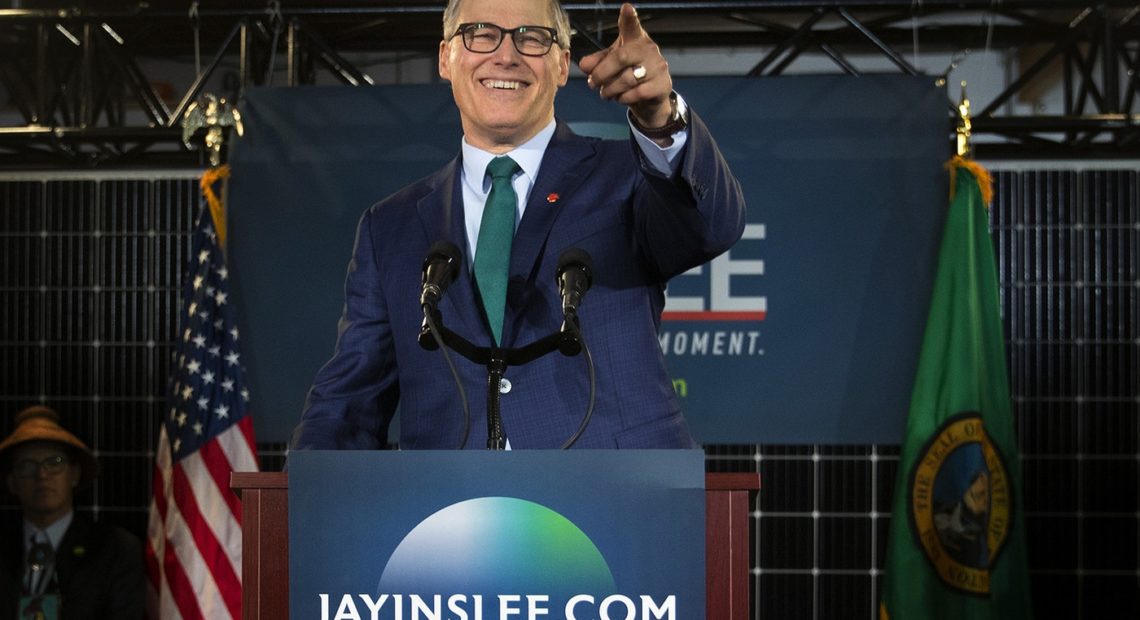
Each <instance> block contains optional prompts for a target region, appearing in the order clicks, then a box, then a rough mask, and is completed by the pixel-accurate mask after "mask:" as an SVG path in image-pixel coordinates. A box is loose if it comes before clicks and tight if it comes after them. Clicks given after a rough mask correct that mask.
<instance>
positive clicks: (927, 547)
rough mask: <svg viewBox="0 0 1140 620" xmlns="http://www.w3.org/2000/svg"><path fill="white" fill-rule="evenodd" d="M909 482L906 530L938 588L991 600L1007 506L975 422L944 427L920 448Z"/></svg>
mask: <svg viewBox="0 0 1140 620" xmlns="http://www.w3.org/2000/svg"><path fill="white" fill-rule="evenodd" d="M909 482H910V483H909V485H908V487H907V491H908V493H909V497H908V498H907V499H908V505H909V510H908V511H907V514H908V516H909V517H910V518H909V521H910V526H911V531H912V532H913V533H914V536H915V538H916V539H917V542H918V544H919V547H920V548H921V549H922V550H923V553H924V554H925V555H926V559H927V560H928V561H929V562H930V563H931V565H932V566H933V567H934V570H935V572H936V573H938V576H939V577H940V578H941V580H942V582H943V583H945V584H946V585H947V586H949V587H951V588H953V589H955V590H958V591H960V592H964V593H968V594H974V595H978V596H987V595H989V592H990V567H992V566H993V564H994V561H995V560H996V559H997V557H998V555H999V554H1000V553H1001V550H1002V547H1003V546H1004V545H1005V542H1006V539H1007V538H1008V535H1009V528H1010V524H1011V523H1012V515H1013V505H1012V496H1011V493H1010V485H1009V478H1008V475H1007V470H1006V466H1005V461H1004V459H1003V458H1002V455H1001V453H1000V452H999V451H998V449H997V448H996V447H995V446H994V444H993V442H992V441H990V438H989V436H988V435H987V434H986V429H985V426H984V425H983V423H982V417H981V415H980V414H979V413H977V412H973V411H969V412H963V413H959V414H957V415H955V416H953V417H952V418H950V419H948V420H946V422H944V423H943V424H942V426H941V427H939V428H938V430H937V431H935V432H934V433H933V435H932V436H931V438H930V439H929V440H928V441H927V443H926V445H924V446H923V448H922V452H921V453H920V454H919V456H918V460H917V461H916V463H915V465H914V467H913V469H912V470H911V472H910V478H909Z"/></svg>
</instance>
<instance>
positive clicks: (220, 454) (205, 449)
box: [183, 427, 241, 538]
mask: <svg viewBox="0 0 1140 620" xmlns="http://www.w3.org/2000/svg"><path fill="white" fill-rule="evenodd" d="M234 432H235V430H234V429H233V428H232V427H231V428H230V429H229V430H227V431H225V432H224V433H222V435H229V434H232V433H234ZM218 439H219V441H211V442H209V443H206V444H204V445H203V446H202V449H201V450H198V452H197V454H192V455H190V456H188V457H186V459H185V460H184V461H183V463H184V466H185V467H187V468H188V469H189V468H190V465H189V463H190V462H191V461H192V460H194V461H197V462H196V463H195V466H197V465H199V464H200V465H201V466H202V468H203V469H204V470H205V473H206V474H208V475H207V476H203V477H195V478H192V479H191V483H192V484H193V485H194V494H195V495H197V496H198V498H199V503H200V504H201V505H202V506H203V508H204V512H206V513H207V514H210V515H213V516H217V517H218V518H219V519H226V520H227V521H228V520H229V519H233V521H234V524H235V525H237V526H238V529H239V530H240V528H241V501H240V500H239V499H238V497H237V494H236V493H234V492H233V491H231V490H230V472H231V471H234V470H235V468H233V467H232V466H231V465H230V461H229V459H227V458H226V454H225V452H224V451H223V450H222V447H221V446H220V445H219V443H220V440H221V435H219V436H218ZM192 471H193V470H192ZM207 477H208V478H209V480H206V478H207ZM215 502H220V503H224V504H225V506H226V508H225V510H226V511H227V512H228V513H229V514H228V515H227V514H223V511H222V509H221V507H220V506H218V505H217V504H216V503H215ZM227 525H229V523H227ZM219 538H220V536H219Z"/></svg>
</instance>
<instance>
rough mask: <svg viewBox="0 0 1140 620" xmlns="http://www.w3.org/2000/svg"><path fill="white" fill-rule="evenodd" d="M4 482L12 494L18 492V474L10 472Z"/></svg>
mask: <svg viewBox="0 0 1140 620" xmlns="http://www.w3.org/2000/svg"><path fill="white" fill-rule="evenodd" d="M4 484H5V485H6V486H7V487H8V492H9V493H11V494H12V495H15V494H16V474H13V473H9V474H8V475H7V476H4Z"/></svg>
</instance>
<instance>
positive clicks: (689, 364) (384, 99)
mask: <svg viewBox="0 0 1140 620" xmlns="http://www.w3.org/2000/svg"><path fill="white" fill-rule="evenodd" d="M675 86H676V89H677V91H678V92H680V93H681V94H682V95H683V96H684V97H685V98H686V100H687V101H688V102H689V104H690V105H691V106H692V107H693V109H694V110H696V111H697V112H698V113H699V114H700V115H701V117H702V118H703V119H705V121H706V123H707V124H708V126H709V127H710V128H711V130H712V132H713V135H714V136H715V138H716V140H717V142H718V144H719V145H720V148H721V150H722V151H723V153H724V155H725V157H726V158H727V160H728V161H729V163H730V165H731V166H732V169H733V172H734V173H735V174H736V175H737V177H738V178H739V179H740V182H741V185H742V187H743V189H744V194H745V197H746V199H747V201H748V225H747V229H746V230H745V233H744V238H743V239H742V240H741V241H740V242H739V243H738V244H737V245H736V246H735V247H734V248H733V249H732V250H731V251H730V252H728V253H727V254H726V255H724V256H722V257H720V258H718V259H716V260H714V261H713V262H712V263H710V264H709V265H706V266H704V267H702V268H700V269H697V270H694V271H693V272H690V273H688V274H685V275H682V276H679V277H677V278H675V279H674V280H673V281H672V282H671V283H670V285H669V289H668V305H667V306H666V313H665V317H664V319H665V321H664V324H663V327H662V330H661V333H660V340H661V348H662V350H663V352H664V353H665V356H666V360H667V363H668V365H669V368H670V371H671V372H672V373H673V376H674V386H675V388H676V390H677V391H678V393H679V394H680V395H681V397H682V403H683V405H684V407H685V413H686V416H687V417H688V419H689V422H690V425H691V426H692V428H693V431H694V433H695V435H696V436H697V439H698V440H699V441H701V442H703V443H801V444H802V443H829V444H834V443H888V444H889V443H898V442H899V441H900V440H901V437H902V430H903V425H904V419H905V414H906V410H907V404H908V402H909V397H910V386H911V385H912V384H913V378H914V369H915V364H916V362H917V359H918V348H919V339H920V338H921V335H922V328H923V324H924V322H925V317H926V311H927V307H928V304H929V300H930V291H931V286H932V282H933V274H934V261H935V257H936V251H937V247H938V241H939V239H940V235H941V225H942V221H943V219H944V218H943V214H944V213H945V208H946V204H947V200H946V192H947V180H946V174H945V172H944V171H943V169H942V163H943V162H944V161H945V160H946V159H947V158H948V157H949V155H950V152H949V145H950V143H949V141H948V139H947V137H948V131H949V124H948V107H947V99H946V96H945V93H944V91H943V90H940V89H938V88H936V87H935V86H934V81H933V79H932V78H928V77H922V76H919V77H910V76H900V75H881V76H876V75H869V76H861V77H846V76H791V77H782V78H760V79H758V78H684V79H677V80H676V83H675ZM623 110H624V109H623V108H622V106H619V105H616V104H612V103H610V102H605V101H601V100H599V98H598V97H597V95H596V93H594V92H593V91H590V90H589V89H587V88H586V87H585V85H584V84H583V83H582V82H581V81H573V80H572V81H571V83H570V84H568V85H567V86H566V87H565V88H563V89H562V91H561V92H560V93H559V95H558V99H557V113H558V115H559V116H560V117H562V118H563V119H565V120H567V121H568V122H570V124H571V126H572V127H574V128H575V130H577V131H578V132H579V133H585V134H591V135H603V136H608V137H619V138H625V137H627V136H628V126H627V125H626V122H625V118H624V111H623ZM243 114H244V118H245V119H246V135H245V137H244V138H242V139H240V140H238V141H237V142H236V143H235V146H234V150H233V153H232V157H231V162H232V165H233V179H232V182H231V185H230V189H229V209H230V241H229V244H230V260H231V267H232V269H231V271H232V273H233V274H234V280H235V281H234V289H235V290H234V296H235V297H236V298H237V301H238V303H239V305H238V309H239V312H240V313H241V315H240V318H241V323H242V326H241V329H242V338H243V351H244V354H245V356H246V361H247V368H248V369H249V377H248V378H249V383H250V384H251V391H252V393H253V397H254V404H255V411H256V413H257V416H258V417H257V424H258V436H259V438H261V439H264V440H267V441H279V440H284V439H285V438H287V437H288V435H289V433H290V431H291V430H292V428H293V426H294V425H295V424H296V422H297V420H298V416H299V414H300V411H301V408H302V406H303V403H304V400H305V393H306V390H307V389H308V386H309V384H310V382H311V381H312V378H313V376H314V375H315V373H316V370H317V369H318V368H319V367H320V365H321V364H322V363H324V362H325V361H326V360H327V359H328V358H329V356H330V355H331V353H332V347H333V343H334V341H335V335H336V331H335V327H336V320H337V318H338V316H339V314H340V310H341V306H342V304H343V299H344V297H343V282H344V274H345V267H346V265H347V263H348V258H349V255H350V251H351V248H352V242H353V236H354V232H355V227H356V223H357V220H358V218H359V216H360V214H361V213H362V212H363V211H364V210H365V209H367V208H368V207H369V206H370V205H371V204H373V203H374V202H376V201H378V200H379V199H381V198H383V197H385V196H387V195H388V194H390V193H392V192H394V191H396V190H398V189H399V188H401V187H403V186H404V185H406V184H408V183H410V182H411V181H414V180H416V179H418V178H420V177H422V176H424V175H426V174H428V173H430V172H432V171H433V170H435V169H437V168H439V167H440V166H441V165H443V164H444V163H446V162H447V161H448V160H450V159H451V158H453V157H455V155H456V154H457V153H458V150H459V140H460V136H461V130H460V127H459V117H458V112H457V110H456V108H455V105H454V103H453V102H452V100H451V93H450V89H449V88H448V86H447V85H446V84H434V85H409V86H385V87H376V88H348V87H327V88H326V87H313V88H280V89H277V88H269V89H255V90H252V91H251V92H250V93H248V95H247V96H246V98H245V101H244V104H243ZM596 268H597V269H605V266H604V265H597V266H596ZM408 294H409V295H417V294H418V291H409V293H408ZM586 303H587V304H588V303H589V300H588V299H587V300H586ZM587 337H588V335H587ZM602 346H603V344H602V343H591V348H595V349H597V348H599V347H602ZM441 381H446V378H445V377H443V378H441ZM457 406H458V405H457ZM390 436H394V435H390Z"/></svg>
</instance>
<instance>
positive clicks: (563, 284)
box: [557, 248, 594, 321]
mask: <svg viewBox="0 0 1140 620" xmlns="http://www.w3.org/2000/svg"><path fill="white" fill-rule="evenodd" d="M557 282H558V294H559V295H561V296H562V316H563V317H564V318H565V319H566V320H567V321H571V320H573V321H577V319H578V306H580V305H582V298H583V297H585V296H586V291H588V290H590V285H591V284H593V283H594V261H593V260H592V259H591V258H590V255H589V254H587V253H586V251H585V250H582V249H579V248H571V249H569V250H566V251H565V252H563V253H562V255H561V256H559V257H558V276H557Z"/></svg>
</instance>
